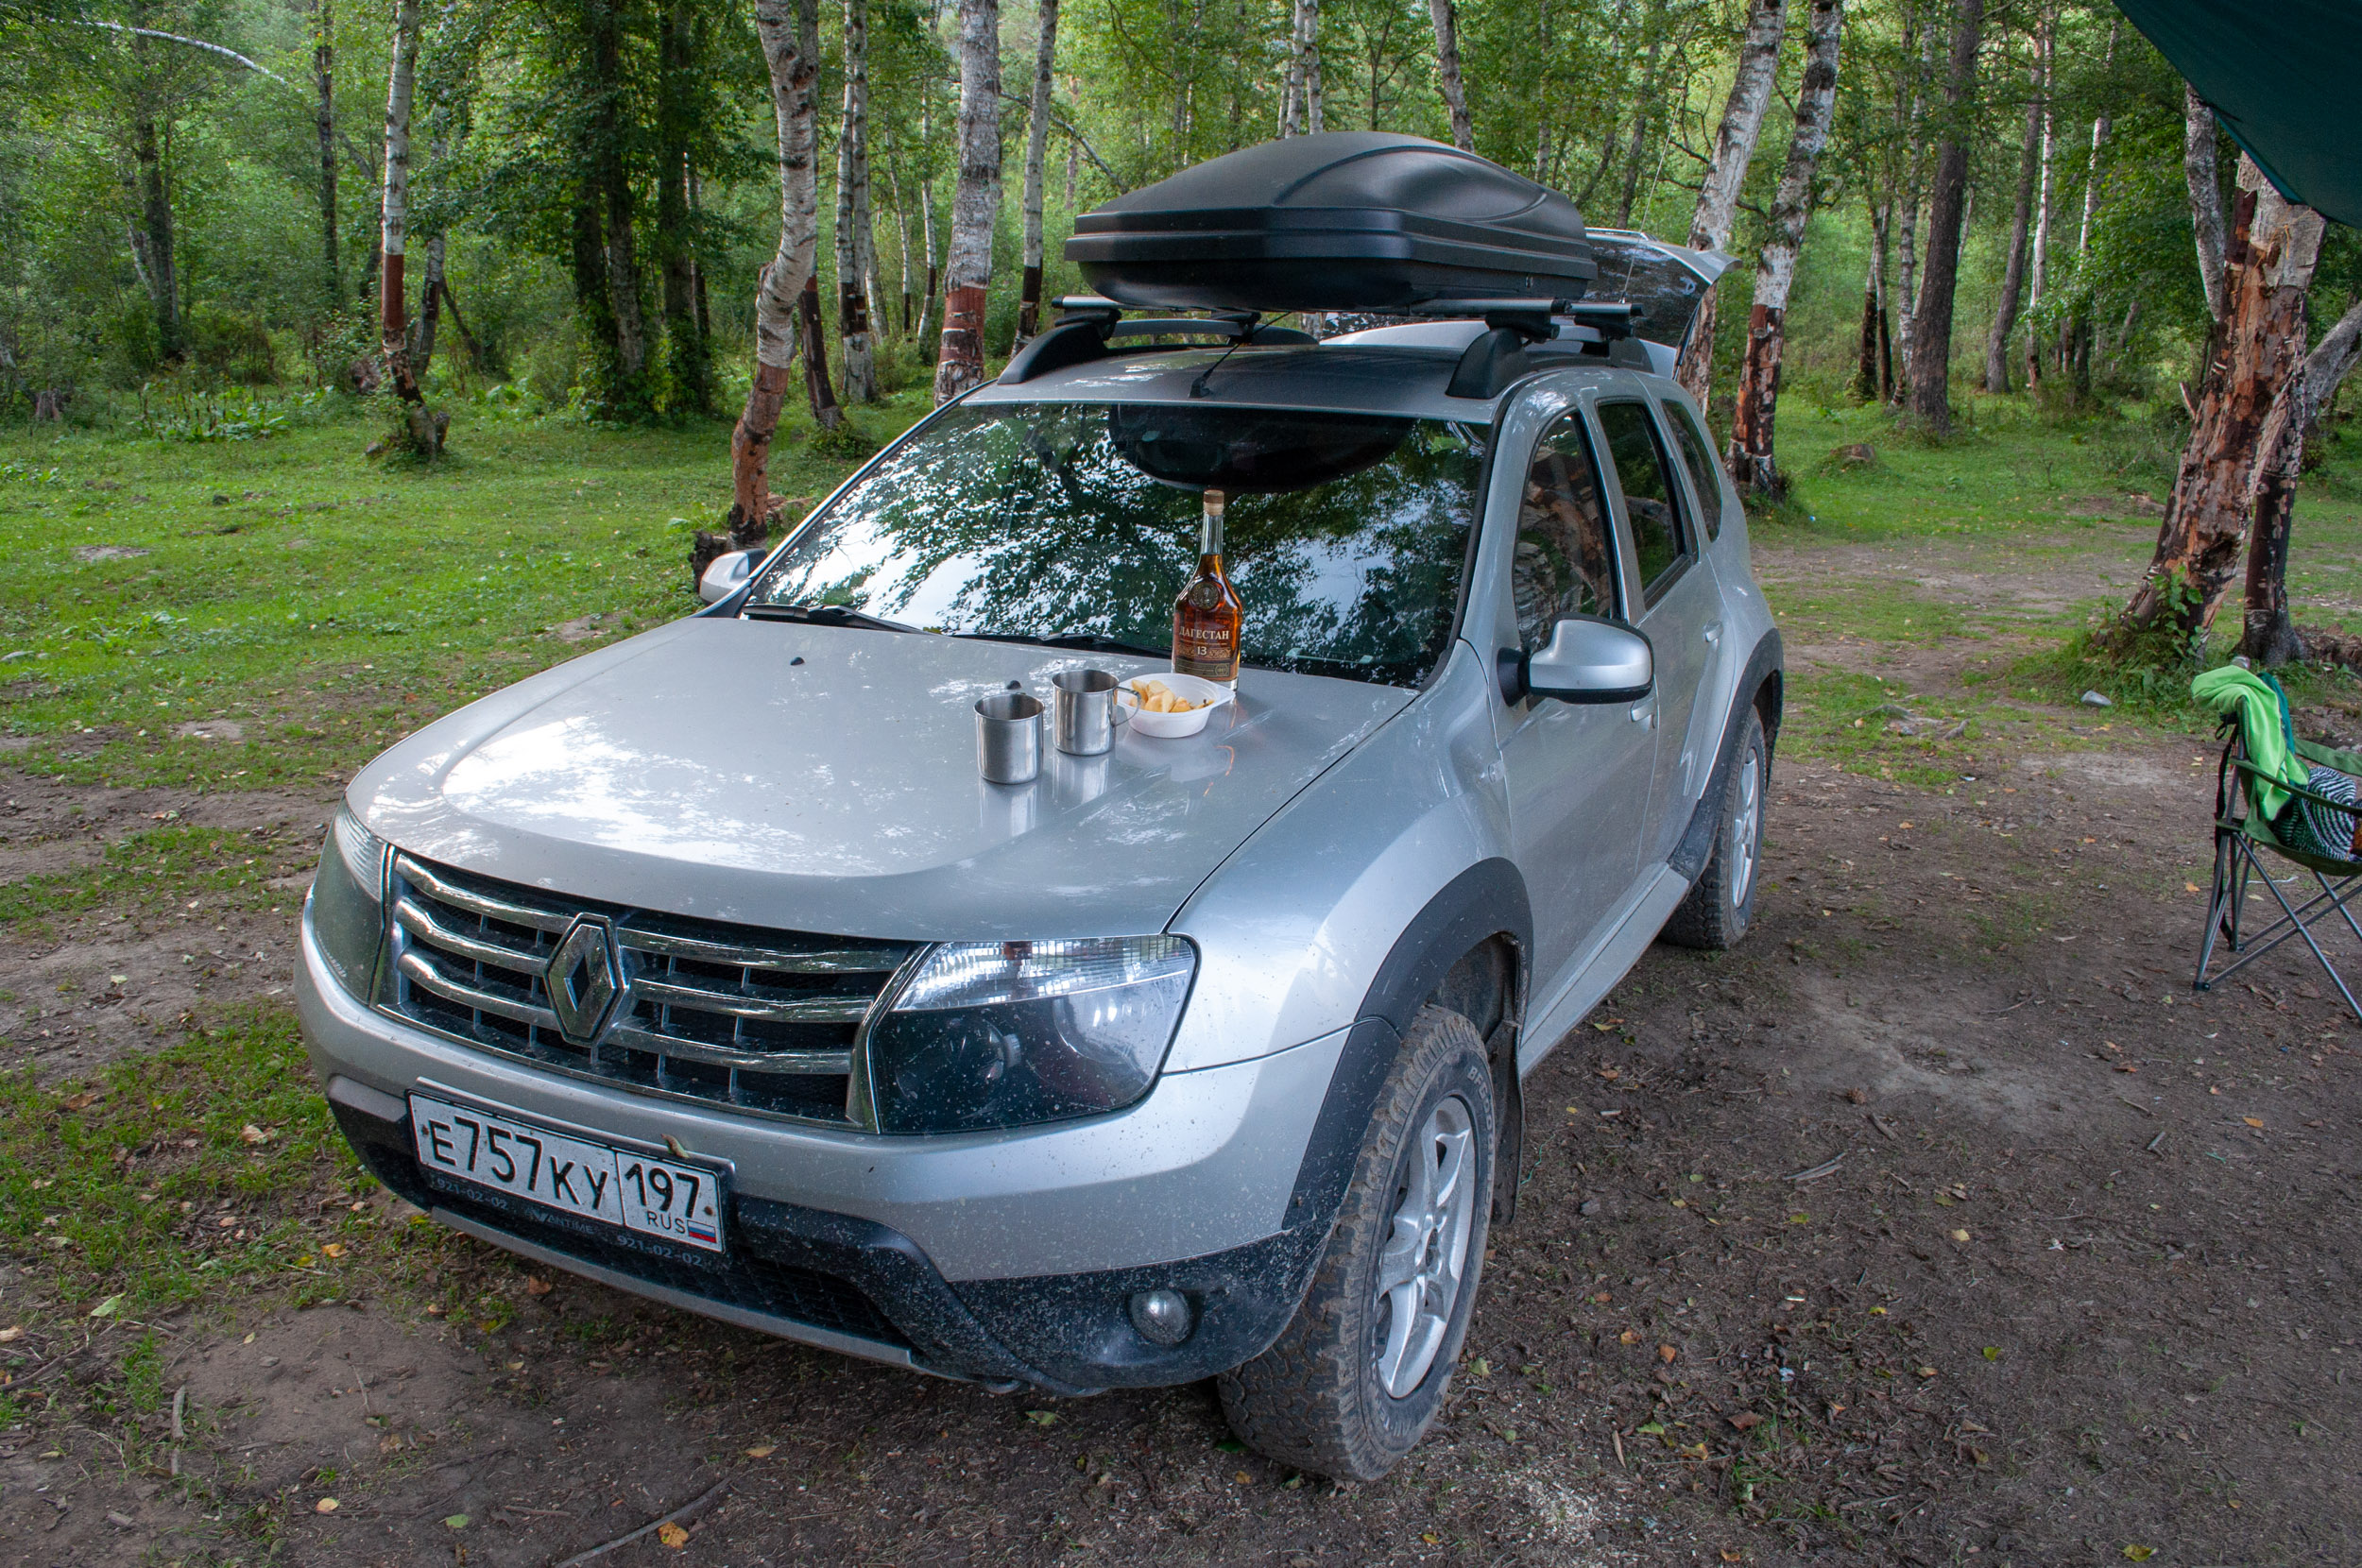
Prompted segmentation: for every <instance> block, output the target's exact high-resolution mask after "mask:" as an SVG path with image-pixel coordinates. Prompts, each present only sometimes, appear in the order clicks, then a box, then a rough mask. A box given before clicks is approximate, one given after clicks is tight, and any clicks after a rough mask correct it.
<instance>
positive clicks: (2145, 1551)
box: [2124, 1543, 2157, 1562]
mask: <svg viewBox="0 0 2362 1568" xmlns="http://www.w3.org/2000/svg"><path fill="white" fill-rule="evenodd" d="M2124 1555H2125V1556H2126V1557H2129V1558H2131V1559H2132V1560H2133V1561H2135V1562H2147V1561H2148V1559H2150V1558H2153V1557H2155V1556H2156V1555H2157V1548H2156V1547H2154V1546H2143V1545H2139V1544H2137V1543H2135V1544H2133V1545H2131V1546H2127V1547H2126V1548H2125V1549H2124Z"/></svg>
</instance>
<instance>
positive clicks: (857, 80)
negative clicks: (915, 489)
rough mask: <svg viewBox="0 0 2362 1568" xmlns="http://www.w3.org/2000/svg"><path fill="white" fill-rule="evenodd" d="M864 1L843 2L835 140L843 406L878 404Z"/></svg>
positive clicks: (866, 10) (866, 4)
mask: <svg viewBox="0 0 2362 1568" xmlns="http://www.w3.org/2000/svg"><path fill="white" fill-rule="evenodd" d="M868 228H869V0H845V122H844V126H843V128H842V130H841V131H840V133H839V134H838V136H837V141H836V330H837V332H838V334H839V335H840V336H841V337H843V339H844V342H845V401H847V402H854V403H873V402H876V401H878V370H877V364H876V361H875V359H874V358H873V356H872V352H871V349H870V341H869V248H870V247H869V246H867V245H864V243H862V242H863V236H864V231H865V230H868Z"/></svg>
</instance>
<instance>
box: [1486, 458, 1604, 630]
mask: <svg viewBox="0 0 2362 1568" xmlns="http://www.w3.org/2000/svg"><path fill="white" fill-rule="evenodd" d="M1510 588H1511V591H1512V593H1513V594H1514V595H1515V599H1516V602H1517V639H1518V640H1519V641H1520V642H1522V643H1523V644H1524V645H1525V648H1526V651H1527V652H1528V653H1531V652H1532V651H1533V650H1534V649H1536V648H1539V647H1541V646H1542V645H1543V644H1544V643H1546V642H1548V641H1549V639H1550V628H1551V627H1552V626H1553V625H1555V624H1557V623H1558V622H1560V621H1561V620H1563V619H1565V618H1566V617H1567V616H1570V615H1598V616H1606V617H1609V618H1611V619H1612V618H1614V617H1615V616H1616V614H1617V605H1616V537H1615V535H1614V534H1613V533H1612V532H1611V531H1610V530H1609V527H1608V521H1607V507H1606V506H1605V505H1604V504H1603V503H1601V501H1600V471H1599V467H1598V465H1597V464H1596V463H1594V462H1593V461H1592V458H1591V443H1590V441H1589V440H1588V439H1586V438H1585V437H1584V435H1583V418H1582V417H1581V416H1580V415H1575V414H1569V415H1566V416H1565V417H1564V418H1560V419H1559V420H1558V421H1557V422H1556V423H1555V424H1553V425H1551V426H1550V427H1549V429H1548V430H1546V431H1544V432H1543V433H1542V438H1541V439H1540V440H1539V441H1537V442H1535V443H1534V447H1533V461H1532V464H1531V465H1529V466H1528V468H1527V469H1526V487H1525V494H1524V496H1523V498H1522V499H1521V500H1520V501H1519V503H1518V505H1517V553H1516V556H1515V559H1514V560H1513V561H1512V562H1511V564H1510Z"/></svg>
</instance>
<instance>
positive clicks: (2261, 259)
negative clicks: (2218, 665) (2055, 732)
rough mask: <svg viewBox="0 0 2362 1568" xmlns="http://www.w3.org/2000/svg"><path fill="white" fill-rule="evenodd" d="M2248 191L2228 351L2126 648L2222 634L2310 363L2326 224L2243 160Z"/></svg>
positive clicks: (2131, 610)
mask: <svg viewBox="0 0 2362 1568" xmlns="http://www.w3.org/2000/svg"><path fill="white" fill-rule="evenodd" d="M2238 185H2239V190H2240V191H2241V193H2242V194H2241V196H2240V197H2239V201H2238V205H2237V207H2236V208H2235V209H2234V219H2233V222H2232V226H2231V235H2230V239H2229V241H2228V242H2227V243H2226V244H2225V245H2224V247H2223V319H2222V331H2221V332H2220V334H2219V341H2220V348H2219V349H2218V352H2217V360H2216V363H2215V364H2214V366H2211V367H2210V368H2209V371H2208V373H2207V375H2206V377H2205V380H2204V383H2203V385H2202V386H2201V387H2200V389H2199V397H2198V406H2197V409H2196V414H2195V417H2194V418H2192V420H2191V423H2190V438H2189V442H2188V444H2187V445H2186V446H2184V447H2183V448H2182V463H2181V467H2180V469H2179V471H2178V472H2177V473H2176V475H2175V477H2174V482H2173V495H2172V498H2171V499H2170V500H2169V501H2167V502H2166V503H2165V522H2164V523H2163V525H2162V526H2160V528H2159V529H2158V531H2157V549H2156V552H2155V554H2154V555H2153V556H2152V557H2151V558H2150V561H2149V566H2148V575H2147V576H2146V577H2145V578H2144V579H2143V580H2142V583H2141V587H2140V588H2139V590H2138V591H2137V592H2135V593H2134V594H2133V596H2132V600H2131V603H2130V604H2128V605H2125V607H2124V612H2123V614H2122V615H2121V616H2120V617H2118V619H2117V622H2116V626H2115V628H2114V639H2115V640H2116V641H2117V642H2118V644H2119V645H2122V643H2123V642H2124V641H2125V639H2129V638H2131V637H2132V636H2134V635H2137V634H2139V633H2142V632H2147V631H2150V630H2165V631H2167V632H2169V633H2171V634H2172V636H2173V637H2174V638H2175V639H2177V640H2178V641H2180V642H2182V643H2183V644H2184V645H2186V644H2188V643H2189V642H2190V641H2191V640H2192V639H2195V638H2196V637H2197V636H2198V635H2199V633H2201V632H2203V631H2204V630H2205V628H2206V627H2207V626H2208V625H2209V624H2211V623H2212V622H2213V621H2214V619H2215V614H2216V611H2217V610H2218V609H2220V608H2221V605H2222V601H2223V596H2224V594H2225V593H2226V592H2227V591H2228V589H2229V588H2230V585H2231V580H2232V577H2233V576H2234V573H2235V572H2236V571H2237V570H2238V565H2239V552H2240V547H2241V546H2242V545H2243V544H2245V542H2246V539H2247V523H2248V514H2249V506H2250V501H2249V491H2250V485H2251V475H2252V472H2253V469H2254V467H2255V461H2256V452H2257V448H2258V446H2259V444H2260V439H2261V436H2262V434H2263V428H2264V425H2265V421H2266V419H2267V418H2268V415H2269V414H2270V412H2271V409H2272V405H2273V402H2274V401H2275V400H2276V399H2278V397H2279V396H2280V393H2281V390H2282V388H2283V387H2284V386H2285V384H2286V383H2287V380H2288V378H2289V376H2290V375H2291V374H2292V373H2293V372H2294V371H2295V369H2296V367H2297V366H2298V364H2299V362H2300V361H2302V359H2303V357H2304V343H2305V335H2306V311H2305V297H2306V294H2307V292H2308V291H2309V290H2310V289H2311V288H2312V286H2313V272H2314V268H2315V267H2316V266H2317V265H2318V264H2319V261H2320V250H2321V235H2322V231H2323V224H2322V221H2321V215H2320V214H2319V213H2316V212H2314V211H2313V210H2312V209H2311V208H2309V207H2303V206H2299V205H2298V204H2296V203H2294V202H2291V201H2289V200H2287V199H2286V198H2285V197H2284V196H2281V195H2280V193H2279V192H2278V191H2276V190H2274V189H2273V188H2272V186H2271V183H2270V182H2269V181H2268V180H2267V179H2265V178H2264V175H2263V172H2262V171H2261V170H2260V169H2258V168H2256V166H2255V162H2254V161H2253V160H2252V159H2250V158H2248V157H2246V156H2244V155H2242V156H2241V157H2240V159H2239V175H2238Z"/></svg>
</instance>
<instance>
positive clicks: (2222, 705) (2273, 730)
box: [2190, 664, 2335, 821]
mask: <svg viewBox="0 0 2362 1568" xmlns="http://www.w3.org/2000/svg"><path fill="white" fill-rule="evenodd" d="M2190 695H2191V696H2193V697H2196V698H2197V699H2198V700H2199V702H2201V703H2204V704H2205V705H2206V706H2207V707H2210V708H2212V709H2214V710H2215V711H2216V712H2217V713H2219V714H2221V715H2222V716H2223V717H2224V718H2226V719H2228V718H2230V717H2231V716H2232V714H2233V713H2234V711H2235V712H2236V713H2237V715H2238V719H2239V727H2240V729H2241V730H2242V731H2243V732H2244V733H2245V735H2246V738H2247V756H2248V762H2249V764H2250V771H2251V772H2253V773H2254V774H2255V775H2258V776H2257V778H2256V780H2255V809H2256V810H2258V811H2260V812H2262V813H2263V814H2264V815H2265V816H2266V817H2268V818H2271V819H2273V820H2275V821H2276V820H2278V818H2279V816H2280V813H2281V811H2282V810H2284V809H2285V807H2286V806H2287V804H2288V799H2289V797H2288V794H2287V793H2286V792H2285V791H2283V790H2278V789H2275V788H2273V781H2274V780H2279V781H2280V782H2282V783H2286V784H2293V785H2295V786H2296V787H2297V788H2298V789H2303V788H2305V787H2306V786H2307V785H2309V784H2310V783H2311V782H2312V778H2313V775H2312V770H2311V769H2309V768H2307V767H2306V766H2305V765H2304V763H2303V762H2302V761H2301V760H2300V759H2299V758H2298V757H2297V755H2296V749H2295V746H2294V744H2293V743H2292V742H2293V741H2294V740H2295V737H2294V735H2293V734H2292V733H2291V730H2292V726H2291V725H2290V724H2289V723H2288V700H2287V698H2286V697H2285V696H2284V695H2283V694H2282V692H2281V690H2280V687H2279V684H2278V683H2277V682H2275V681H2271V680H2268V679H2267V678H2265V677H2264V676H2262V675H2258V674H2256V673H2254V672H2253V671H2251V670H2242V669H2240V668H2239V667H2238V666H2237V665H2235V664H2226V665H2224V666H2223V667H2222V668H2221V669H2219V670H2209V671H2207V672H2206V673H2203V674H2201V675H2199V677H2198V678H2197V679H2196V680H2194V681H2192V682H2190ZM2331 765H2332V766H2335V764H2334V763H2333V764H2331Z"/></svg>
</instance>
